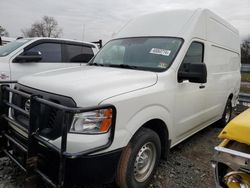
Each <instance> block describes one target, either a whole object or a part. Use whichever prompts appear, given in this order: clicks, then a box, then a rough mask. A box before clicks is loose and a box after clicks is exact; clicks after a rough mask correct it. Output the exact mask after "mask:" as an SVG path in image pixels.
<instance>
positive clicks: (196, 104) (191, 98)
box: [174, 41, 206, 139]
mask: <svg viewBox="0 0 250 188" xmlns="http://www.w3.org/2000/svg"><path fill="white" fill-rule="evenodd" d="M184 63H185V64H188V63H204V44H203V43H202V42H198V41H193V42H192V43H191V45H190V46H189V49H188V51H187V53H186V55H185V57H184V59H183V61H182V64H181V66H180V68H179V71H178V72H180V71H181V69H183V67H184V66H183V64H184ZM205 94H206V84H200V83H192V82H190V81H188V80H183V81H180V80H179V81H178V83H177V91H176V105H175V106H176V110H175V117H174V121H175V134H176V138H177V139H183V138H185V137H186V136H188V135H190V134H191V133H193V132H194V131H195V130H194V129H196V128H198V127H199V126H200V125H202V124H203V123H204V120H206V119H205V117H204V115H205V108H206V101H205Z"/></svg>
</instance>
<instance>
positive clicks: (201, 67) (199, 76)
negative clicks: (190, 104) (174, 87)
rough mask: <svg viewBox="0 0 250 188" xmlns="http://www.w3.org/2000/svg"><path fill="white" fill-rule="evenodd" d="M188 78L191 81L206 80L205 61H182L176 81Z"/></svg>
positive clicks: (202, 81)
mask: <svg viewBox="0 0 250 188" xmlns="http://www.w3.org/2000/svg"><path fill="white" fill-rule="evenodd" d="M184 80H188V81H190V82H193V83H206V82H207V67H206V64H205V63H184V64H182V66H181V68H180V70H179V72H178V82H182V81H184Z"/></svg>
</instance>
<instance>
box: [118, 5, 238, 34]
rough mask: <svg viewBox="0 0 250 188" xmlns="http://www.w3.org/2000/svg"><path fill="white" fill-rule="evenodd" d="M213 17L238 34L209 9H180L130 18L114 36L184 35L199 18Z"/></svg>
mask: <svg viewBox="0 0 250 188" xmlns="http://www.w3.org/2000/svg"><path fill="white" fill-rule="evenodd" d="M202 17H212V18H213V19H215V20H217V21H218V22H221V23H222V24H223V25H224V26H226V27H227V28H228V29H230V30H231V31H232V32H234V33H236V34H238V31H237V29H235V28H234V27H233V26H232V25H231V24H229V23H228V22H226V21H225V20H223V19H222V18H220V17H219V16H217V15H216V14H214V13H213V12H211V11H210V10H208V9H200V8H199V9H195V10H187V9H185V10H184V9H178V10H168V11H161V12H156V13H151V14H145V15H142V16H140V17H137V18H135V19H132V20H130V21H129V22H128V23H127V24H126V25H125V26H124V27H123V28H122V29H121V30H120V31H119V32H118V33H117V35H115V37H114V38H124V37H136V36H179V37H183V36H184V35H185V31H186V30H187V29H186V28H187V27H189V28H190V27H195V26H196V24H197V22H198V21H199V18H200V19H201V18H202Z"/></svg>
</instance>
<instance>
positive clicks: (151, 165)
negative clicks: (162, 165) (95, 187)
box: [116, 128, 161, 188]
mask: <svg viewBox="0 0 250 188" xmlns="http://www.w3.org/2000/svg"><path fill="white" fill-rule="evenodd" d="M150 151H152V152H151V154H150ZM160 155H161V142H160V138H159V136H158V135H157V134H156V133H155V132H154V131H152V130H151V129H147V128H141V129H140V130H139V131H138V132H137V133H136V134H135V135H134V136H133V138H132V139H131V141H130V142H129V144H128V145H127V146H126V147H125V148H124V150H123V152H122V155H121V158H120V162H119V165H118V169H117V175H116V184H117V185H118V186H119V187H121V188H145V187H147V186H148V185H149V183H150V180H151V178H152V176H153V174H154V172H155V169H156V167H157V165H158V163H159V160H160ZM142 156H143V157H145V156H147V157H148V158H147V157H146V160H144V159H143V157H142ZM140 160H141V161H140ZM140 162H142V163H140ZM140 164H142V165H141V166H140ZM143 165H144V167H143ZM140 168H141V169H140ZM145 169H147V170H146V174H145V176H144V175H143V173H142V174H141V173H140V170H141V171H142V172H143V171H144V170H145Z"/></svg>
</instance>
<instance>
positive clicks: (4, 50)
mask: <svg viewBox="0 0 250 188" xmlns="http://www.w3.org/2000/svg"><path fill="white" fill-rule="evenodd" d="M30 40H31V39H18V40H14V41H12V42H10V43H8V44H5V45H4V46H1V47H0V57H3V56H6V55H9V54H10V53H11V52H13V51H14V50H16V49H17V48H19V47H20V46H22V45H23V44H25V43H27V42H29V41H30Z"/></svg>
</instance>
